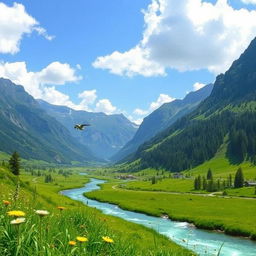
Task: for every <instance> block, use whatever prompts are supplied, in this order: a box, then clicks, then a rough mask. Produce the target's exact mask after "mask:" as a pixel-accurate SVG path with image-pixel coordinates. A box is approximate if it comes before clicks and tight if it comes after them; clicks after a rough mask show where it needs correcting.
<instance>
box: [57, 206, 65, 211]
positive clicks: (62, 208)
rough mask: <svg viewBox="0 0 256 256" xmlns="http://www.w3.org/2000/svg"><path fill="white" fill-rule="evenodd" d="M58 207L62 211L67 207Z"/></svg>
mask: <svg viewBox="0 0 256 256" xmlns="http://www.w3.org/2000/svg"><path fill="white" fill-rule="evenodd" d="M57 209H59V210H60V211H63V210H65V209H66V208H65V207H63V206H58V207H57Z"/></svg>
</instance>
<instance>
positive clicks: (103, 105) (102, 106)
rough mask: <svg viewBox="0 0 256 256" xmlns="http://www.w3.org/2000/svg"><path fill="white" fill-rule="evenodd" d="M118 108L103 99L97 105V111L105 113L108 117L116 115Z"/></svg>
mask: <svg viewBox="0 0 256 256" xmlns="http://www.w3.org/2000/svg"><path fill="white" fill-rule="evenodd" d="M116 110H117V108H116V107H115V106H113V105H112V103H111V102H110V100H109V99H102V100H99V101H98V102H97V103H96V107H95V111H96V112H103V113H105V114H107V115H110V114H113V113H115V111H116Z"/></svg>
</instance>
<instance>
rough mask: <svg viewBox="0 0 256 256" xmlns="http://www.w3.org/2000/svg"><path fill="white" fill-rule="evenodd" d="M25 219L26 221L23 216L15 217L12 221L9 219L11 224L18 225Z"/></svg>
mask: <svg viewBox="0 0 256 256" xmlns="http://www.w3.org/2000/svg"><path fill="white" fill-rule="evenodd" d="M25 221H26V219H25V218H17V219H15V220H12V221H11V224H12V225H19V224H21V223H24V222H25Z"/></svg>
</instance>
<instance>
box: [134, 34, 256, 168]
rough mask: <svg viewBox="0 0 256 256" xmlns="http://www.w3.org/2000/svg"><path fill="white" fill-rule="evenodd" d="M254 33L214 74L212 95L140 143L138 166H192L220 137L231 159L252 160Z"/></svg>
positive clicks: (209, 153) (255, 118)
mask: <svg viewBox="0 0 256 256" xmlns="http://www.w3.org/2000/svg"><path fill="white" fill-rule="evenodd" d="M255 69H256V39H254V40H253V41H252V42H251V44H250V46H249V47H248V49H247V50H246V51H245V52H244V53H243V54H242V55H241V57H240V58H239V59H238V60H236V61H235V62H234V63H233V64H232V66H231V67H230V69H229V70H228V71H227V72H226V73H225V74H221V75H219V76H218V77H217V79H216V81H215V83H214V88H213V91H212V93H211V95H210V96H209V97H208V98H207V99H206V100H205V101H203V102H202V103H201V104H200V105H199V106H198V108H197V109H196V110H194V111H193V112H192V113H190V114H188V115H186V116H185V117H183V118H182V119H180V120H179V121H177V122H176V123H174V124H173V125H172V126H170V127H169V128H168V129H167V130H165V131H164V132H162V134H160V135H158V136H156V137H154V138H153V139H152V140H151V141H150V142H147V143H145V144H144V145H142V146H141V147H140V148H139V149H138V151H137V152H136V155H135V157H134V158H133V160H135V159H140V167H141V168H145V167H155V168H165V169H168V170H171V171H181V170H185V169H191V168H193V167H195V166H197V165H199V164H202V163H203V162H205V161H207V160H209V159H211V158H212V157H213V156H214V155H215V154H216V152H217V151H218V149H219V148H220V146H221V145H222V144H223V142H224V139H225V140H226V141H227V150H226V157H227V158H228V160H229V162H230V163H236V164H239V163H241V162H243V161H244V160H249V161H251V162H255V159H256V158H255V154H256V141H255V137H256V104H255V99H256V87H255V84H256V73H255Z"/></svg>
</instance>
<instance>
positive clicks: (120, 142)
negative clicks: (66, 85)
mask: <svg viewBox="0 0 256 256" xmlns="http://www.w3.org/2000/svg"><path fill="white" fill-rule="evenodd" d="M38 102H39V104H40V106H41V108H42V109H44V110H45V111H46V112H47V113H48V114H49V115H50V116H52V117H54V118H55V119H56V120H57V121H59V122H60V123H61V124H62V125H64V126H65V127H66V128H67V129H68V130H69V132H70V133H71V134H72V136H74V137H75V138H76V139H77V140H78V141H79V142H80V143H81V144H83V145H86V146H87V147H88V148H89V149H90V150H91V151H92V152H93V153H94V154H95V155H96V156H97V157H99V158H102V159H108V158H110V157H111V156H112V155H113V154H115V153H116V152H117V151H119V150H120V149H121V148H122V147H123V146H124V145H125V144H126V143H127V142H128V141H129V140H131V138H132V137H133V136H134V134H135V133H136V131H137V129H138V126H137V125H135V124H134V123H132V122H131V121H129V120H128V119H127V118H126V117H125V116H124V115H123V114H116V115H106V114H104V113H92V112H87V111H77V110H73V109H71V108H68V107H64V106H55V105H51V104H49V103H47V102H45V101H42V100H38ZM79 123H89V124H90V125H91V126H89V127H87V128H86V130H84V131H82V132H81V131H77V130H75V129H74V125H75V124H79Z"/></svg>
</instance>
